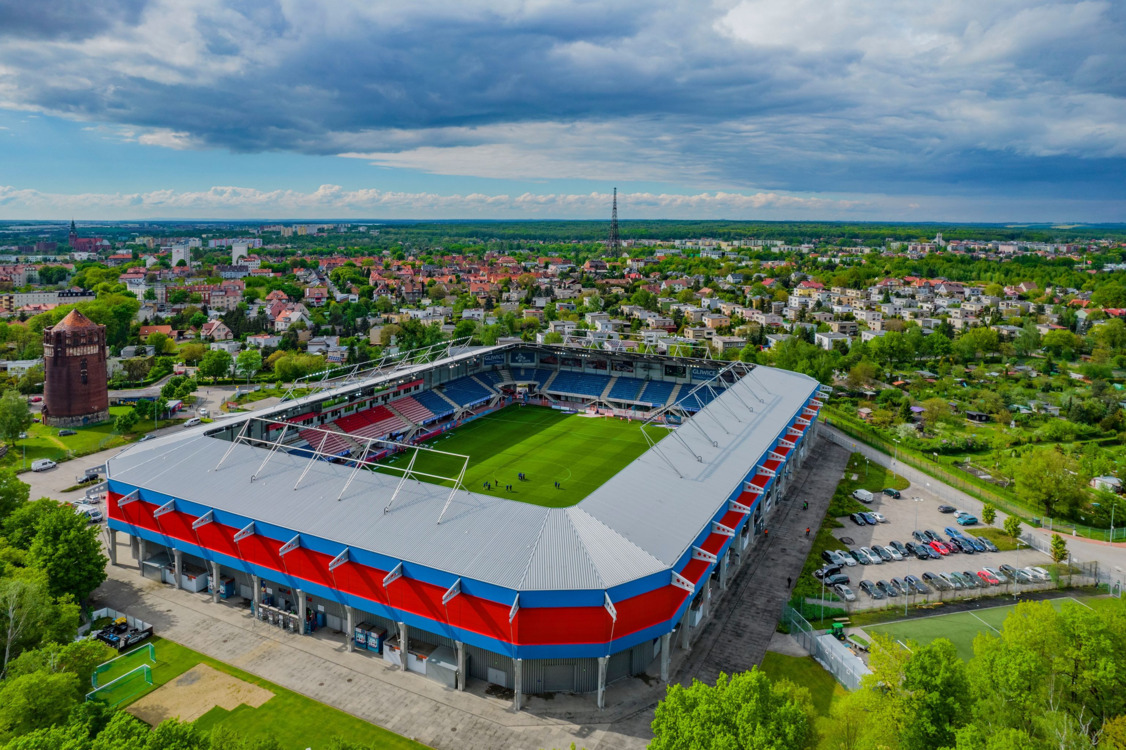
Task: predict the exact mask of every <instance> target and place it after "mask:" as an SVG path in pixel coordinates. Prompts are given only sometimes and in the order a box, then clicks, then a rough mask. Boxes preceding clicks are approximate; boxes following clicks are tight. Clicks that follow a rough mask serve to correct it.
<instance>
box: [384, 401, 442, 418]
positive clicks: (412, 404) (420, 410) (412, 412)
mask: <svg viewBox="0 0 1126 750" xmlns="http://www.w3.org/2000/svg"><path fill="white" fill-rule="evenodd" d="M391 406H393V407H395V411H397V412H399V413H400V414H402V415H403V416H404V417H406V418H407V419H409V420H410V421H412V422H414V423H415V424H422V423H423V422H425V421H427V420H430V419H433V418H434V412H432V411H430V410H429V409H427V408H426V407H425V406H423V405H422V404H420V403H418V401H416V400H415V399H414V397H412V396H407V397H406V398H401V399H398V400H397V401H392V402H391Z"/></svg>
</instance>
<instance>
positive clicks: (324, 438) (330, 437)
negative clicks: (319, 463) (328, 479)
mask: <svg viewBox="0 0 1126 750" xmlns="http://www.w3.org/2000/svg"><path fill="white" fill-rule="evenodd" d="M299 433H300V435H301V439H302V440H304V441H305V442H306V443H308V444H309V447H310V448H313V449H315V450H320V451H323V452H324V453H331V454H332V455H334V456H335V455H339V454H341V453H344V452H345V451H349V452H350V451H351V450H352V444H351V443H349V442H348V441H347V440H345V439H344V437H343V436H342V435H340V434H339V433H336V432H332V431H330V430H300V431H299Z"/></svg>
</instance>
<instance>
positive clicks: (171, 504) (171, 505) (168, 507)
mask: <svg viewBox="0 0 1126 750" xmlns="http://www.w3.org/2000/svg"><path fill="white" fill-rule="evenodd" d="M174 510H176V501H175V500H169V501H168V502H166V503H165V504H164V505H162V506H160V507H159V508H157V509H156V510H154V511H153V513H152V516H153V518H160V517H161V516H163V515H164V514H165V513H171V512H172V511H174Z"/></svg>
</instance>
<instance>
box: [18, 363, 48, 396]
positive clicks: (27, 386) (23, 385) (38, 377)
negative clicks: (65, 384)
mask: <svg viewBox="0 0 1126 750" xmlns="http://www.w3.org/2000/svg"><path fill="white" fill-rule="evenodd" d="M45 379H46V378H45V377H44V374H43V365H36V366H35V367H29V368H27V372H25V373H24V374H23V375H20V380H19V386H18V387H19V391H20V393H23V394H25V395H26V394H28V393H38V392H39V391H41V390H42V389H43V381H44V380H45Z"/></svg>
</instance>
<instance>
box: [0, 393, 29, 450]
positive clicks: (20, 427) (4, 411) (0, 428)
mask: <svg viewBox="0 0 1126 750" xmlns="http://www.w3.org/2000/svg"><path fill="white" fill-rule="evenodd" d="M31 422H32V419H31V409H29V408H28V406H27V399H26V398H24V397H23V396H21V395H20V394H19V393H18V392H17V391H11V390H9V391H4V395H3V396H0V435H2V436H3V438H4V440H5V441H6V442H7V443H8V445H11V446H15V444H16V441H17V440H19V438H20V433H22V432H25V431H26V430H27V428H28V427H31Z"/></svg>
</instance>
